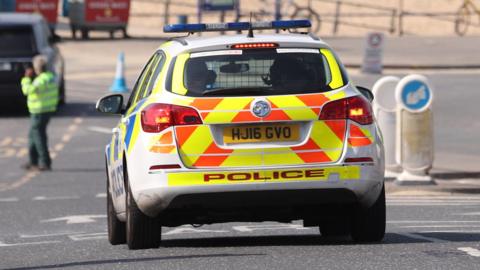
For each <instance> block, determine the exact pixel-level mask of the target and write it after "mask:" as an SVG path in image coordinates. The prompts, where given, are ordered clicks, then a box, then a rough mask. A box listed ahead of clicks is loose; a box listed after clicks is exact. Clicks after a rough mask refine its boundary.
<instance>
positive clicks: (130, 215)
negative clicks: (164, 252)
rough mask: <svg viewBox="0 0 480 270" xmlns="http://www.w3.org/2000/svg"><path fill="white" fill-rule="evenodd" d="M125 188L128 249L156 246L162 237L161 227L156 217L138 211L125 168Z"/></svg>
mask: <svg viewBox="0 0 480 270" xmlns="http://www.w3.org/2000/svg"><path fill="white" fill-rule="evenodd" d="M124 177H125V186H126V187H125V188H126V189H127V196H126V200H127V245H128V248H129V249H147V248H158V247H159V246H160V241H161V237H162V227H161V226H160V224H159V222H158V219H157V218H151V217H149V216H147V215H145V214H144V213H142V212H141V211H140V209H138V207H137V203H136V202H135V200H134V199H133V196H132V191H131V189H130V184H129V181H128V174H127V172H126V170H125V173H124Z"/></svg>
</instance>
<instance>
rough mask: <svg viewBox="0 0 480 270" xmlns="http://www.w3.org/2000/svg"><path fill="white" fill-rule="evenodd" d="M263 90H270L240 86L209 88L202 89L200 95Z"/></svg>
mask: <svg viewBox="0 0 480 270" xmlns="http://www.w3.org/2000/svg"><path fill="white" fill-rule="evenodd" d="M265 90H270V88H266V87H263V88H261V87H241V88H217V89H211V90H205V91H203V93H202V95H204V96H207V95H210V94H225V93H227V94H241V93H245V92H246V93H248V92H262V91H265Z"/></svg>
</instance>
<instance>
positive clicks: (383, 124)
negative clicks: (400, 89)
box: [372, 76, 402, 178]
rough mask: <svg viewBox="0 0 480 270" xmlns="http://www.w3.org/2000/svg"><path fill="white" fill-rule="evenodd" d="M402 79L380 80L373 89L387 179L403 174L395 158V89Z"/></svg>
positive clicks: (384, 78)
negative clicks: (383, 147)
mask: <svg viewBox="0 0 480 270" xmlns="http://www.w3.org/2000/svg"><path fill="white" fill-rule="evenodd" d="M399 81H400V78H398V77H395V76H386V77H383V78H381V79H379V80H378V81H377V82H376V83H375V84H374V85H373V88H372V92H373V95H374V97H375V99H374V100H373V112H374V114H375V118H376V119H377V123H378V126H379V127H380V130H381V132H382V135H383V145H384V146H385V177H386V178H396V177H397V176H398V175H399V173H401V172H402V167H400V165H399V164H398V163H397V161H396V158H395V149H396V132H397V130H396V126H397V119H396V117H397V115H396V112H397V101H396V99H395V87H396V86H397V84H398V82H399Z"/></svg>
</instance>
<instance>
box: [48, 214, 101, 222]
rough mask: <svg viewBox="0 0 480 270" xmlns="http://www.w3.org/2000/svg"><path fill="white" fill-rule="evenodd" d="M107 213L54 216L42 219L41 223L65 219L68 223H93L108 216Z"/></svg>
mask: <svg viewBox="0 0 480 270" xmlns="http://www.w3.org/2000/svg"><path fill="white" fill-rule="evenodd" d="M106 217H107V216H106V215H76V216H66V217H59V218H52V219H46V220H42V221H40V222H41V223H46V222H59V221H65V222H66V224H80V223H93V222H96V220H95V219H97V218H106Z"/></svg>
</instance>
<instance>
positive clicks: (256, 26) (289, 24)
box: [163, 20, 312, 33]
mask: <svg viewBox="0 0 480 270" xmlns="http://www.w3.org/2000/svg"><path fill="white" fill-rule="evenodd" d="M308 27H312V23H311V22H310V21H309V20H289V21H270V22H252V23H250V22H232V23H192V24H167V25H165V26H164V27H163V32H165V33H198V32H217V31H242V30H267V29H294V28H308Z"/></svg>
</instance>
